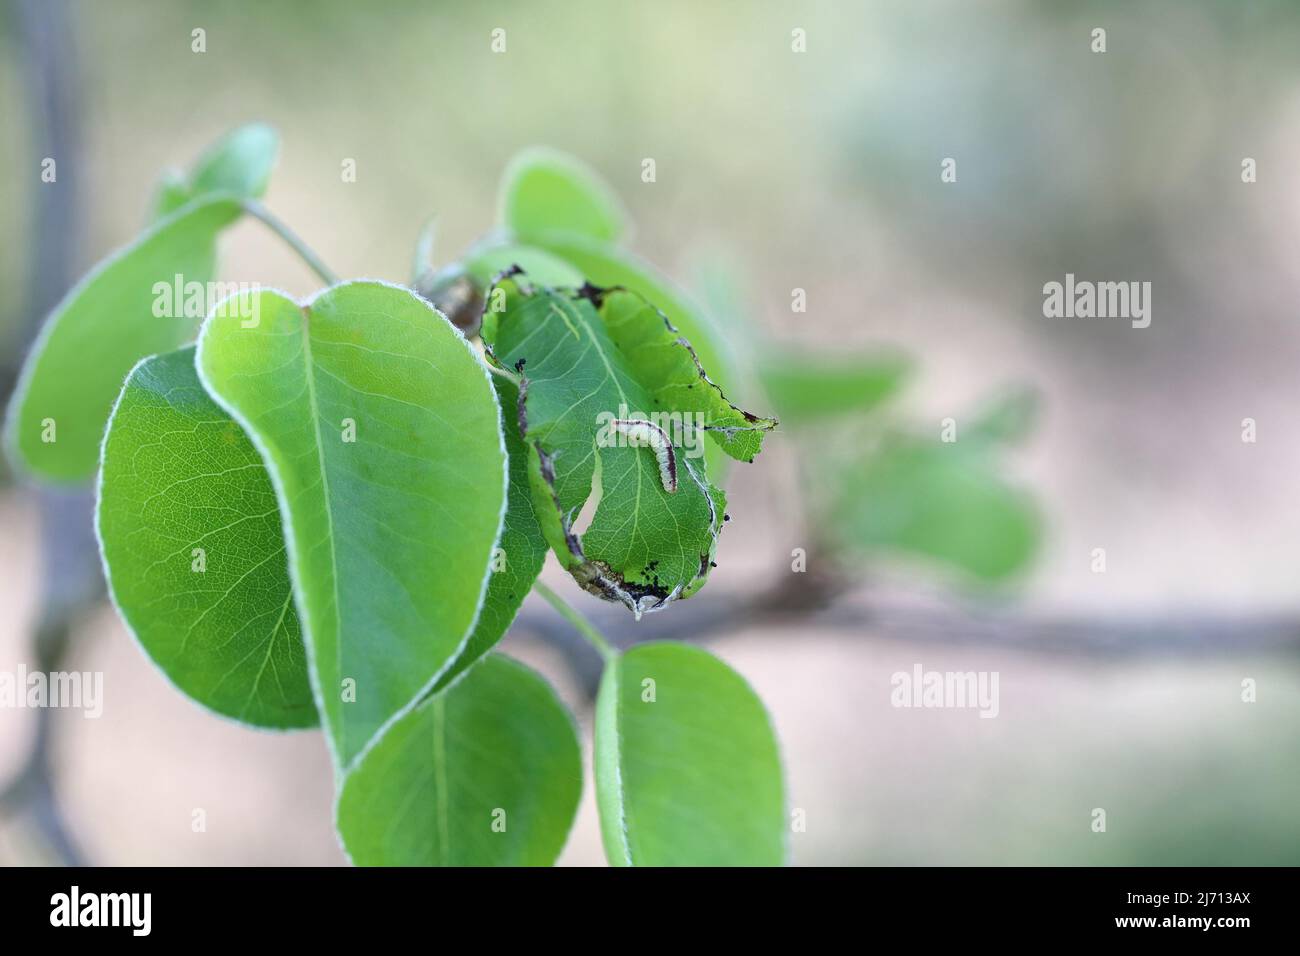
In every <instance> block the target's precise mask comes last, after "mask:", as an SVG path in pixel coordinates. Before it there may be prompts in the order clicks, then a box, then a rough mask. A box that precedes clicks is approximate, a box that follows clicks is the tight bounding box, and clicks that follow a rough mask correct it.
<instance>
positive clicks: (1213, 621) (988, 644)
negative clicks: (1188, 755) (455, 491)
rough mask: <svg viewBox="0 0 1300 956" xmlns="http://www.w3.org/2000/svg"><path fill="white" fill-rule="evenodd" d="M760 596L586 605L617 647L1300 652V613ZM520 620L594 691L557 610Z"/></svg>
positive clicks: (802, 582)
mask: <svg viewBox="0 0 1300 956" xmlns="http://www.w3.org/2000/svg"><path fill="white" fill-rule="evenodd" d="M787 582H788V583H784V584H782V585H781V586H778V587H773V588H769V589H768V590H767V591H766V592H764V595H763V596H762V597H761V598H759V599H758V600H754V598H753V597H752V596H751V595H748V594H721V595H719V594H717V593H716V592H715V593H712V594H709V595H708V596H704V595H701V596H700V597H695V598H692V599H691V600H690V601H686V602H679V603H677V604H674V605H673V606H672V609H671V610H670V611H669V612H668V613H666V614H654V615H647V616H646V617H645V618H643V619H642V620H641V621H639V622H636V621H633V620H632V618H631V616H630V615H629V614H628V613H627V612H626V611H625V610H624V609H623V608H621V607H614V606H612V605H605V604H603V603H602V604H600V605H599V606H595V607H592V606H589V605H590V604H592V603H593V602H587V604H584V607H583V613H584V615H585V616H586V617H587V618H588V619H590V620H591V622H592V623H593V624H594V625H595V626H596V627H598V628H599V629H600V631H601V632H602V633H603V634H605V636H606V637H607V638H608V639H609V641H610V643H611V644H613V645H614V646H615V647H617V648H620V649H621V648H625V647H629V646H631V645H633V644H638V643H642V642H645V641H657V640H679V641H688V642H698V643H708V642H710V641H713V640H715V639H717V638H720V637H724V636H726V634H727V633H729V632H735V631H740V630H759V631H767V632H769V633H770V634H771V635H772V636H774V637H780V636H788V635H789V634H790V632H791V630H792V629H797V630H798V632H799V633H800V634H804V633H807V632H809V631H813V630H819V631H831V632H841V633H845V634H849V635H852V636H854V637H857V638H860V639H862V640H868V639H871V638H881V637H885V638H890V639H895V640H899V641H908V642H912V643H915V644H917V645H918V646H920V645H943V646H947V647H970V648H978V649H981V650H1011V651H1016V652H1020V653H1027V654H1046V655H1058V656H1062V657H1076V658H1095V659H1102V660H1108V661H1119V660H1126V659H1128V660H1131V659H1135V658H1144V657H1145V658H1150V657H1165V656H1167V657H1177V658H1180V659H1183V660H1187V659H1214V658H1226V657H1240V656H1241V655H1242V654H1271V655H1278V656H1300V615H1296V614H1272V615H1267V614H1260V615H1229V614H1224V615H1216V614H1201V615H1185V616H1174V615H1149V616H1145V617H1118V616H1114V617H1105V616H1101V615H1060V614H1039V613H1026V612H1022V611H1016V610H1014V609H1006V610H1003V609H992V608H987V607H970V606H961V605H957V606H933V605H919V604H915V603H908V602H906V601H902V600H899V599H898V598H896V597H890V596H888V595H882V594H873V593H871V592H869V591H866V592H864V591H862V590H861V589H850V587H849V580H848V579H847V578H842V577H839V576H837V575H835V574H831V575H827V576H825V577H821V578H818V577H816V576H813V575H811V574H797V575H796V574H792V575H789V576H788V578H787ZM515 626H516V628H518V629H519V630H521V631H526V632H528V633H530V634H532V635H534V636H536V637H537V638H538V639H540V640H542V641H543V642H545V643H546V644H548V645H551V646H553V647H556V648H557V649H558V650H560V651H561V652H562V653H563V654H564V656H565V658H566V660H567V661H568V663H569V665H570V667H571V668H572V670H573V672H574V674H575V675H576V676H577V677H578V679H579V682H580V683H581V684H582V686H583V687H584V688H585V689H586V690H587V692H588V693H589V694H590V695H591V696H593V697H594V695H595V691H596V689H597V687H598V686H599V680H600V668H601V663H602V662H601V660H600V658H599V656H598V655H596V654H595V653H594V652H591V651H590V650H589V649H588V648H587V647H586V645H585V644H583V643H582V642H579V641H576V640H574V639H573V636H572V633H571V631H570V629H569V628H568V627H567V626H565V625H564V624H563V622H561V621H559V620H556V619H555V618H554V617H553V616H551V615H548V614H544V613H539V612H534V611H533V610H531V609H529V608H527V607H526V608H525V609H524V611H523V613H521V614H520V616H519V620H518V621H517V622H516V625H515Z"/></svg>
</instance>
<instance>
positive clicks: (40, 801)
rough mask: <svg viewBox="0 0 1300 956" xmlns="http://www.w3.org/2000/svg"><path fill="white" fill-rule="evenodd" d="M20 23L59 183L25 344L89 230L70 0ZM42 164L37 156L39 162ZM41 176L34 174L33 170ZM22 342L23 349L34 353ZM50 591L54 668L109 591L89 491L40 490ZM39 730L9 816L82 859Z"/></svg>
mask: <svg viewBox="0 0 1300 956" xmlns="http://www.w3.org/2000/svg"><path fill="white" fill-rule="evenodd" d="M14 12H15V13H16V26H17V34H18V37H19V42H20V44H21V47H22V52H23V59H24V66H25V77H26V83H27V87H28V93H29V100H30V103H31V111H32V115H31V126H32V131H33V144H34V146H35V150H36V156H37V157H41V158H44V157H47V156H48V157H52V158H54V160H55V163H56V177H57V178H56V181H55V182H53V183H44V184H40V185H38V186H37V187H36V189H35V191H34V192H35V196H36V200H35V202H36V210H35V215H34V225H35V243H34V246H33V253H32V255H33V259H32V261H31V263H30V270H29V272H30V275H31V284H30V287H29V289H28V294H27V298H28V303H27V309H28V312H27V318H26V321H25V322H24V324H23V325H24V333H25V334H24V338H25V339H26V342H25V344H26V345H28V346H30V343H31V342H32V340H34V339H35V337H36V334H37V330H38V328H39V326H40V322H41V320H42V319H43V318H44V317H45V315H46V314H47V313H48V312H49V311H50V309H52V308H53V307H54V305H55V304H57V302H58V301H59V299H60V298H62V296H63V295H64V293H65V292H66V291H67V289H68V288H69V287H70V286H71V284H72V279H73V275H74V270H75V269H76V266H77V261H76V260H77V256H76V253H75V240H76V237H77V236H78V235H79V233H80V226H81V222H80V205H79V203H78V184H79V181H80V161H79V160H80V149H79V146H80V136H79V131H80V112H79V110H78V108H77V102H76V100H77V90H78V89H79V83H78V78H77V71H76V56H75V51H74V49H73V45H72V41H71V36H72V30H71V25H70V23H69V17H68V15H67V13H68V11H67V6H66V4H65V3H64V2H63V0H15V3H14ZM37 168H39V164H38V163H34V164H33V165H32V169H33V170H35V169H37ZM32 175H33V177H34V176H35V173H34V172H33V174H32ZM25 352H26V349H23V350H22V351H21V353H20V354H25ZM16 372H17V369H16V368H11V369H5V370H4V373H3V374H4V375H5V379H4V381H2V382H0V388H2V389H3V393H4V394H5V395H6V396H7V395H8V393H9V392H10V391H11V389H12V386H13V382H14V380H15V377H16ZM38 495H39V499H38V505H39V508H40V513H41V543H42V549H43V555H44V574H43V575H42V578H41V579H42V581H43V582H44V592H43V594H42V596H41V613H40V620H39V622H38V624H37V627H36V632H35V634H34V635H33V656H34V657H35V659H36V662H37V667H38V668H39V669H40V670H42V671H44V672H46V673H49V672H52V671H58V670H61V669H62V666H63V662H64V659H65V657H66V653H67V649H68V645H69V643H70V640H71V636H72V633H73V620H74V619H75V617H76V615H77V613H78V611H79V610H80V609H81V608H83V607H85V606H86V605H88V604H89V603H90V602H91V601H93V600H95V599H96V598H97V597H98V595H99V594H100V592H101V590H102V581H101V579H100V568H99V561H98V556H97V553H98V552H97V547H96V544H95V540H94V535H93V532H92V524H91V520H92V512H93V499H92V496H91V492H90V490H89V489H74V490H55V489H41V490H40V491H39V492H38ZM36 714H37V717H36V733H35V736H34V738H33V740H32V744H31V749H30V751H29V752H28V757H27V761H26V763H25V764H24V766H23V768H22V770H20V771H19V773H18V775H17V776H16V777H15V778H14V779H13V780H12V781H11V782H10V783H9V784H7V785H6V786H5V787H4V789H3V791H2V792H0V808H2V809H3V810H4V812H5V813H6V814H7V815H11V816H19V817H21V818H26V819H28V820H29V821H30V823H31V824H32V829H33V830H34V832H35V835H36V836H37V837H38V838H39V839H40V840H41V841H42V842H43V843H44V844H46V845H47V846H48V848H49V851H50V853H51V854H52V856H53V857H54V858H55V859H56V860H58V861H59V862H62V863H66V864H70V865H76V864H77V863H78V862H80V856H79V854H78V852H77V849H76V846H75V844H74V842H73V840H72V838H71V836H70V834H69V833H68V830H67V827H66V825H65V823H64V821H63V819H62V816H61V815H60V812H59V808H58V801H57V799H56V797H55V793H54V778H53V771H52V768H51V765H50V751H51V748H50V738H51V735H52V733H53V719H54V711H53V710H51V709H49V708H39V709H38V710H37V711H36Z"/></svg>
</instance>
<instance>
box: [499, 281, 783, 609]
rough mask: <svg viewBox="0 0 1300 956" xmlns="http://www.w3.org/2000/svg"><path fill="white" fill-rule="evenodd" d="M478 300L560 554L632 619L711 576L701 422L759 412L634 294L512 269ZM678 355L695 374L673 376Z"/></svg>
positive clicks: (713, 542)
mask: <svg viewBox="0 0 1300 956" xmlns="http://www.w3.org/2000/svg"><path fill="white" fill-rule="evenodd" d="M488 299H489V305H488V309H487V311H486V312H485V314H484V326H483V341H484V342H485V343H486V344H487V345H488V347H489V348H490V349H491V356H492V358H493V360H494V361H497V362H499V363H501V364H502V365H503V367H506V368H509V369H514V370H515V371H516V372H517V373H519V374H520V376H521V390H522V391H523V393H524V395H525V399H524V402H523V407H522V408H521V409H520V412H519V421H520V430H521V433H522V435H523V438H524V440H525V441H526V442H527V444H528V445H529V446H530V449H531V451H532V454H531V456H530V464H529V468H530V471H529V474H530V478H531V479H532V484H533V493H534V503H535V507H536V511H537V516H538V520H539V522H540V523H541V526H542V531H543V533H544V534H545V535H546V538H547V540H548V541H549V542H550V544H551V547H552V548H553V549H554V551H555V553H556V555H557V556H558V557H559V558H560V561H561V563H562V564H563V565H564V566H565V567H566V568H567V569H568V570H569V572H570V573H571V574H572V575H573V576H574V578H575V579H576V580H577V581H578V583H579V584H581V585H582V586H583V587H584V588H585V589H586V590H588V591H590V592H591V593H593V594H596V595H598V596H600V597H603V598H605V599H606V600H610V601H619V602H621V603H623V604H624V605H626V606H627V607H628V608H629V609H630V610H631V611H632V612H633V613H634V614H636V615H637V616H638V617H639V616H640V615H641V614H642V613H644V612H646V611H652V610H659V609H661V608H663V607H666V606H667V605H668V604H669V603H671V602H672V601H674V600H676V599H677V598H679V597H689V596H690V595H691V594H692V593H694V592H695V591H696V590H698V588H699V587H700V586H701V585H702V584H703V583H704V580H705V578H706V577H707V575H708V571H709V568H710V564H711V561H712V557H713V554H714V550H715V548H716V546H717V536H718V533H719V530H720V528H721V525H722V520H723V506H724V504H725V498H724V496H723V495H722V492H721V491H719V490H718V489H717V488H714V487H713V486H712V485H710V484H709V483H708V481H707V479H706V478H705V476H704V469H703V468H702V467H701V457H700V456H701V454H702V451H703V446H704V441H703V433H702V432H701V431H700V429H699V426H700V425H702V426H703V427H704V428H709V427H720V428H722V427H725V428H740V427H742V426H743V427H744V428H746V429H749V428H751V427H758V426H757V425H754V424H753V423H754V422H757V421H758V420H757V419H753V420H752V421H751V420H750V419H746V418H744V417H743V413H740V412H738V411H737V410H735V409H733V408H732V407H731V406H730V405H729V404H727V403H726V402H725V400H722V398H721V394H720V393H719V392H718V391H717V389H716V388H714V387H713V386H712V385H711V384H710V383H709V382H708V381H707V380H706V379H704V378H703V377H702V376H701V375H700V373H699V371H698V369H696V368H695V366H694V363H693V361H692V358H691V353H690V348H689V345H686V344H684V343H683V342H681V341H680V340H679V337H678V336H676V335H675V334H674V333H673V332H672V331H671V330H670V329H669V327H668V326H667V325H666V324H665V323H664V320H663V318H662V317H661V316H659V315H657V314H656V313H654V311H653V310H652V309H647V308H646V307H645V305H644V302H643V301H642V300H640V299H639V297H637V296H635V295H633V294H632V293H627V292H608V293H604V292H600V291H598V290H593V289H591V288H590V287H586V288H584V289H583V290H580V291H574V290H551V289H533V288H532V287H531V286H528V285H527V283H526V282H525V281H524V280H522V279H520V278H518V277H511V278H507V279H504V280H503V281H502V283H500V284H499V285H497V286H496V287H494V289H492V290H490V291H489V293H488ZM595 301H599V302H600V303H601V312H600V314H598V313H597V311H596V305H595V304H594V302H595ZM498 307H500V311H498ZM651 322H653V323H655V328H656V329H657V338H655V337H654V336H652V335H651V334H650V332H649V331H648V328H649V323H651ZM615 336H618V340H616V339H615ZM619 341H621V342H622V343H623V345H624V346H625V348H620V346H619V344H618V343H619ZM685 366H689V367H690V369H691V371H690V372H689V379H693V382H692V381H690V380H686V379H682V378H679V377H674V376H675V375H677V372H678V370H679V369H680V368H682V367H685ZM693 392H696V393H698V394H693ZM678 402H680V404H681V405H684V406H686V407H680V406H679V405H677V404H676V403H678ZM696 411H699V413H700V421H699V422H698V424H697V421H696V419H695V417H694V413H695V412H696ZM661 415H662V416H665V417H660V416H661ZM674 416H675V417H674ZM751 418H752V416H751ZM616 420H617V421H655V422H656V423H657V424H658V425H659V429H660V434H661V435H662V436H663V437H664V439H665V441H671V443H672V448H671V449H667V448H665V450H663V451H662V452H658V451H657V450H656V449H655V448H653V447H648V446H644V445H642V446H639V447H638V446H637V445H636V444H635V441H629V439H634V438H635V436H633V435H630V434H623V433H619V432H617V431H616V430H615V429H614V428H613V423H614V421H616ZM759 434H760V433H759V432H757V431H753V430H744V431H737V432H736V433H735V435H734V436H733V438H731V439H730V442H731V443H732V444H734V445H736V446H738V447H740V448H741V450H742V451H756V450H757V445H756V444H754V443H755V442H756V436H757V435H759ZM746 442H748V443H750V444H752V445H753V447H750V445H749V444H746ZM593 493H595V494H596V495H597V496H598V504H596V506H595V512H594V515H593V516H592V519H591V524H590V526H589V527H588V528H587V529H586V530H585V531H580V530H579V529H577V528H576V527H575V525H574V522H575V519H576V518H577V517H578V515H579V512H580V510H581V509H582V506H583V505H584V504H585V503H586V502H587V500H588V498H589V497H592V495H593Z"/></svg>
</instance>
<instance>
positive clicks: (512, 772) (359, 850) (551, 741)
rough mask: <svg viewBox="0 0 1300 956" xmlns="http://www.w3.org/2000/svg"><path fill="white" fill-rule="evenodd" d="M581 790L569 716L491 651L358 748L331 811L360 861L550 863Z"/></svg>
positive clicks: (539, 685)
mask: <svg viewBox="0 0 1300 956" xmlns="http://www.w3.org/2000/svg"><path fill="white" fill-rule="evenodd" d="M581 791H582V755H581V750H580V748H579V746H578V739H577V735H576V733H575V730H574V725H573V718H572V717H571V716H570V715H569V713H568V711H567V710H565V708H564V706H563V705H562V704H561V703H560V701H559V700H558V699H557V698H556V696H555V694H554V692H553V691H552V690H551V688H550V687H549V686H548V685H547V683H546V682H545V681H544V680H542V679H541V678H540V677H538V676H537V675H536V674H534V673H533V672H532V671H530V670H529V669H528V668H526V667H524V666H523V665H522V664H518V663H516V662H514V661H512V660H510V659H509V658H507V657H502V656H500V655H498V654H493V655H491V656H489V657H487V658H485V659H483V660H482V661H480V662H479V663H478V664H476V665H475V666H474V667H472V668H471V669H470V670H469V671H468V672H466V673H465V674H464V675H463V676H462V677H461V678H460V679H459V680H457V681H456V682H454V683H453V684H452V685H451V686H450V687H448V688H447V689H445V690H442V691H440V692H439V693H437V694H435V695H434V696H432V697H430V698H428V699H427V700H425V701H423V702H421V704H420V706H419V707H417V708H415V709H414V710H412V711H411V712H410V713H408V714H406V715H405V716H404V717H402V718H401V719H400V720H398V721H397V722H396V723H395V724H393V726H392V727H390V728H389V729H388V731H387V732H386V733H385V734H384V736H383V738H382V739H380V740H379V742H378V743H376V744H375V746H374V747H372V748H371V749H370V750H368V751H367V752H366V753H365V755H364V756H363V757H362V758H361V760H360V761H358V763H357V766H356V768H355V769H354V770H352V771H351V772H350V773H349V774H348V775H347V777H346V779H345V780H344V783H343V788H342V792H341V793H340V794H339V800H338V806H337V811H336V820H337V825H338V830H339V834H340V836H341V837H342V840H343V845H344V847H345V848H346V850H347V852H348V855H349V856H350V857H351V858H352V861H353V862H354V863H357V864H360V865H363V866H549V865H550V864H552V863H554V862H555V858H556V857H557V856H559V854H560V851H561V850H562V849H563V848H564V842H565V839H566V838H567V836H568V832H569V828H570V826H571V825H572V823H573V818H574V814H575V813H576V812H577V808H578V798H579V796H580V795H581Z"/></svg>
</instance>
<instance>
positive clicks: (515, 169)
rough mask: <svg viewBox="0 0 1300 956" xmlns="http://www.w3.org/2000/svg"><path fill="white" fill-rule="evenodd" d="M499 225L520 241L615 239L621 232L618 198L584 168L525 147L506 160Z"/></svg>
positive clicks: (547, 151) (568, 159)
mask: <svg viewBox="0 0 1300 956" xmlns="http://www.w3.org/2000/svg"><path fill="white" fill-rule="evenodd" d="M499 205H500V219H501V222H502V224H503V225H505V226H506V227H507V228H508V229H510V230H511V231H512V232H514V234H515V235H516V236H518V237H520V238H521V239H524V240H528V239H531V238H534V237H536V236H543V235H550V234H554V235H578V236H586V237H589V238H592V239H595V240H598V241H600V242H615V241H617V240H618V238H619V236H620V235H622V233H623V219H624V216H623V207H622V204H621V203H620V202H619V200H618V197H617V196H616V195H615V194H614V193H613V191H612V190H611V189H610V188H609V187H608V186H607V185H606V184H605V182H604V181H603V180H602V179H601V178H600V177H599V176H598V175H597V174H596V173H595V172H593V171H592V170H591V169H590V168H589V167H587V166H586V165H584V164H583V163H580V162H579V161H578V160H576V159H574V158H573V157H572V156H568V155H566V154H564V153H560V152H556V151H554V150H550V149H540V148H535V149H529V150H525V151H524V152H522V153H520V154H519V155H518V156H516V157H515V158H514V160H512V161H511V163H510V165H509V167H507V169H506V173H505V176H504V178H503V180H502V183H501V196H500V200H499Z"/></svg>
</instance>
